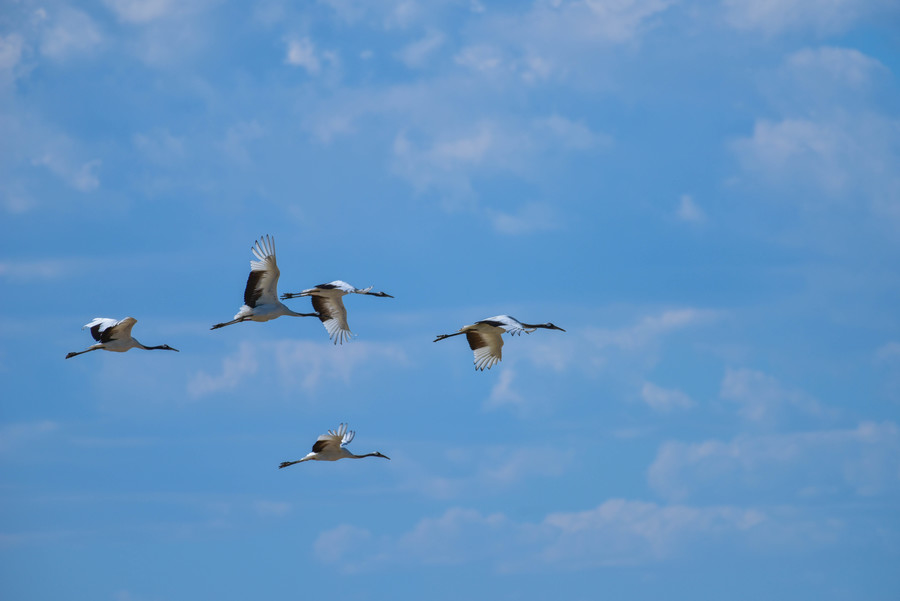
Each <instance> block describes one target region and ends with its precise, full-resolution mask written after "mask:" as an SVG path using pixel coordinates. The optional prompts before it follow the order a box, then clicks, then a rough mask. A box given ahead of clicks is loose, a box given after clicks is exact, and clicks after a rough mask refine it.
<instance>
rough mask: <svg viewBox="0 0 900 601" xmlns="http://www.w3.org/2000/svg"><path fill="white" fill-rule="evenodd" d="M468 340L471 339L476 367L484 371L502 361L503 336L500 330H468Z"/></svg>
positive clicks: (470, 345)
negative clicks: (493, 331)
mask: <svg viewBox="0 0 900 601" xmlns="http://www.w3.org/2000/svg"><path fill="white" fill-rule="evenodd" d="M466 340H468V341H469V348H470V349H472V351H473V352H474V353H475V369H478V370H481V371H484V370H485V369H490V368H491V367H493V366H494V365H495V364H496V363H497V362H498V361H500V359H501V357H502V353H501V351H500V349H501V348H502V347H503V338H501V337H500V333H499V332H497V333H496V334H495V333H487V332H477V331H469V332H466Z"/></svg>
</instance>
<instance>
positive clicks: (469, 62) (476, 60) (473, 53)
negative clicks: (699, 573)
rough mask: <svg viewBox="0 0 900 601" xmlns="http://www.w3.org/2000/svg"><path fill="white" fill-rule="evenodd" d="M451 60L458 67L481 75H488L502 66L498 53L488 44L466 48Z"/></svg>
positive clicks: (500, 56) (501, 59)
mask: <svg viewBox="0 0 900 601" xmlns="http://www.w3.org/2000/svg"><path fill="white" fill-rule="evenodd" d="M453 60H454V61H456V63H457V64H459V65H462V66H464V67H467V68H469V69H472V70H474V71H480V72H482V73H490V72H492V71H495V70H496V69H498V68H499V67H500V66H502V65H503V57H502V55H501V53H500V51H499V50H498V49H497V48H495V47H494V46H491V45H488V44H475V45H470V46H466V47H465V48H463V49H462V50H460V51H459V52H458V53H457V55H456V56H455V57H453Z"/></svg>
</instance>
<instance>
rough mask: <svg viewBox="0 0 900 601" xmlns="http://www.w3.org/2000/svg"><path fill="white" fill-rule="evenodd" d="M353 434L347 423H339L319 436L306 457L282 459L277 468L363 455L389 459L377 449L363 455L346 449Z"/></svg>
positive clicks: (359, 457) (354, 433)
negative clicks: (293, 459)
mask: <svg viewBox="0 0 900 601" xmlns="http://www.w3.org/2000/svg"><path fill="white" fill-rule="evenodd" d="M355 435H356V432H354V431H353V430H350V431H347V424H341V425H339V426H338V427H337V430H329V431H328V433H327V434H322V435H321V436H319V438H318V439H317V440H316V443H315V444H314V445H313V448H312V452H311V453H308V454H307V455H306V457H304V458H303V459H298V460H297V461H282V462H281V465H279V466H278V468H279V469H281V468H283V467H287V466H289V465H294V464H295V463H302V462H304V461H337V460H338V459H345V458H349V459H362V458H363V457H383V458H385V459H390V457H388V456H386V455H382V454H381V453H379V452H377V451H376V452H374V453H366V454H365V455H354V454H353V453H351V452H350V451H348V450H347V445H348V444H349V443H350V441H351V440H353V437H354V436H355Z"/></svg>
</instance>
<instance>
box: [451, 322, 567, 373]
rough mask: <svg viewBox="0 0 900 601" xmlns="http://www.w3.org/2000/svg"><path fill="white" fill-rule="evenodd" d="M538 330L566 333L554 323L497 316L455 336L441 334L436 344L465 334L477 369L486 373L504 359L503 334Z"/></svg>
mask: <svg viewBox="0 0 900 601" xmlns="http://www.w3.org/2000/svg"><path fill="white" fill-rule="evenodd" d="M538 328H545V329H547V330H560V331H561V332H565V330H563V329H562V328H560V327H559V326H555V325H553V324H552V323H522V322H521V321H519V320H518V319H516V318H515V317H510V316H509V315H497V316H495V317H488V318H487V319H482V320H481V321H476V322H475V323H473V324H472V325H468V326H463V327H461V328H460V329H459V331H458V332H456V333H454V334H441V335H440V336H438V337H437V338H435V339H434V342H437V341H438V340H443V339H444V338H450V337H451V336H459V335H460V334H465V335H466V340H468V341H469V348H470V349H472V351H474V353H475V369H478V370H481V371H484V370H485V369H490V368H491V367H493V366H494V364H496V363H497V362H498V361H500V359H501V358H502V354H501V352H500V349H501V348H502V347H503V338H501V337H500V335H501V334H503V332H508V333H509V335H510V336H517V335H519V334H521V333H522V332H525V333H526V334H531V333H532V332H534V331H535V330H536V329H538Z"/></svg>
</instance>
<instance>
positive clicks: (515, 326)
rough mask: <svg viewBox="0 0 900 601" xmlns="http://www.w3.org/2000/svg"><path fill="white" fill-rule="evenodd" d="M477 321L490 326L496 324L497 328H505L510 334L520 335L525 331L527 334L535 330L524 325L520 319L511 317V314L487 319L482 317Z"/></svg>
mask: <svg viewBox="0 0 900 601" xmlns="http://www.w3.org/2000/svg"><path fill="white" fill-rule="evenodd" d="M476 323H483V324H487V325H489V326H494V327H495V328H503V329H504V330H506V331H507V333H509V335H510V336H518V335H519V334H521V333H522V332H525V333H526V334H530V333H531V332H534V328H526V327H524V326H523V325H522V323H521V322H520V321H519V320H518V319H516V318H515V317H510V316H509V315H495V316H494V317H488V318H487V319H482V320H481V321H478V322H476Z"/></svg>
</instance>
